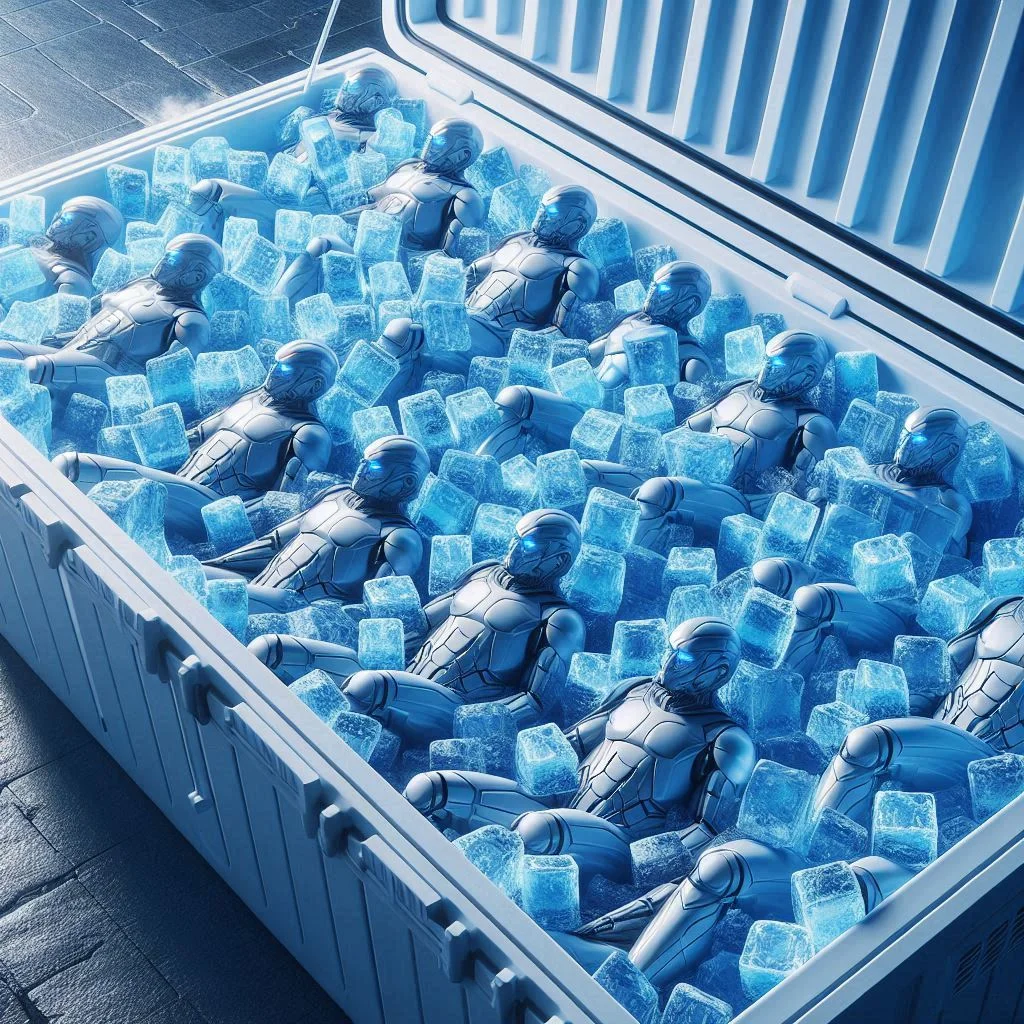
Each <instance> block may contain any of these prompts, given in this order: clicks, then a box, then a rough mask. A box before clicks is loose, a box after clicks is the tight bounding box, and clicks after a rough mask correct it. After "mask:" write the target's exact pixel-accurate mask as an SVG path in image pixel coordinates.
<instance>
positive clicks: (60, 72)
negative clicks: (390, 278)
mask: <svg viewBox="0 0 1024 1024" xmlns="http://www.w3.org/2000/svg"><path fill="white" fill-rule="evenodd" d="M329 6H330V4H329V3H325V2H324V0H262V2H259V3H255V4H254V3H252V2H251V0H0V180H2V179H3V178H5V177H8V176H10V175H12V174H15V173H19V172H22V171H26V170H31V169H32V168H34V167H38V166H41V165H42V164H45V163H46V162H47V161H50V160H55V159H58V158H60V157H64V156H68V155H70V154H72V153H76V152H78V151H80V150H83V149H88V148H89V147H91V146H94V145H98V144H100V143H101V142H106V141H108V140H110V139H113V138H117V137H119V136H121V135H125V134H127V133H128V132H132V131H136V130H137V129H139V128H141V127H142V126H143V125H151V124H155V123H157V122H159V121H161V120H164V119H165V118H167V117H168V116H170V115H172V114H174V113H180V112H181V111H182V110H183V109H186V108H190V107H199V106H203V105H204V104H206V103H210V102H212V101H213V100H216V99H218V98H220V97H224V96H231V95H234V94H236V93H239V92H244V91H245V90H246V89H251V88H252V87H253V86H255V85H257V84H259V83H263V82H271V81H274V80H275V79H277V78H281V77H282V76H284V75H290V74H292V73H293V72H295V71H299V70H301V69H302V68H303V67H308V65H309V62H310V60H311V59H312V55H313V50H314V48H315V45H316V41H317V39H318V37H319V35H320V30H321V29H322V27H323V23H324V18H325V16H326V14H327V9H328V7H329ZM362 46H374V47H376V48H378V49H386V48H387V47H386V44H385V42H384V37H383V33H382V31H381V22H380V0H341V6H340V8H339V10H338V16H337V20H336V21H335V24H334V30H333V32H332V34H331V39H330V41H329V43H328V47H327V49H326V50H325V51H324V57H325V58H327V57H332V56H338V55H339V54H342V53H347V52H349V51H351V50H355V49H358V48H359V47H362ZM0 1024H4V1022H3V1021H2V1018H0Z"/></svg>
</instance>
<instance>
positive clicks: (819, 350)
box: [757, 331, 829, 398]
mask: <svg viewBox="0 0 1024 1024" xmlns="http://www.w3.org/2000/svg"><path fill="white" fill-rule="evenodd" d="M828 357H829V351H828V346H827V345H826V344H825V342H824V341H822V339H821V338H819V337H818V336H817V335H816V334H811V333H810V331H783V332H782V334H776V335H775V337H774V338H772V340H771V341H769V342H768V345H767V347H766V348H765V352H764V363H763V364H762V365H761V372H760V373H759V374H758V375H757V383H758V386H759V387H760V388H761V390H762V391H763V392H764V393H765V394H766V395H769V396H771V397H773V398H794V397H795V396H796V395H799V394H801V393H802V392H804V391H807V390H808V389H810V388H813V387H814V385H815V384H817V383H818V381H819V380H821V378H822V375H823V374H824V372H825V367H826V366H827V365H828Z"/></svg>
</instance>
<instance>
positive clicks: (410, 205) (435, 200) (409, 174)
mask: <svg viewBox="0 0 1024 1024" xmlns="http://www.w3.org/2000/svg"><path fill="white" fill-rule="evenodd" d="M466 187H467V186H466V182H464V181H459V180H457V179H452V178H447V177H445V176H444V175H442V174H437V173H435V172H433V171H428V170H426V168H425V167H424V165H423V161H422V160H414V161H410V162H408V163H404V164H402V165H401V166H399V167H396V168H395V170H394V171H392V172H391V174H390V175H389V176H388V179H387V180H386V181H385V182H384V183H383V184H382V185H378V186H377V187H376V188H373V189H371V190H370V199H371V201H373V202H374V203H375V204H376V207H377V209H378V210H379V211H380V212H381V213H389V214H391V216H393V217H400V218H401V219H402V223H403V225H404V226H403V229H402V244H403V245H405V246H407V247H409V248H413V249H419V250H423V251H425V250H429V249H440V248H441V247H442V246H443V245H444V242H445V236H446V235H447V233H448V222H449V221H450V220H451V211H452V206H453V205H454V203H455V197H456V196H457V195H458V193H459V191H460V190H461V189H464V188H466Z"/></svg>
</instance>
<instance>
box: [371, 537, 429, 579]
mask: <svg viewBox="0 0 1024 1024" xmlns="http://www.w3.org/2000/svg"><path fill="white" fill-rule="evenodd" d="M383 549H384V550H383V554H384V560H383V561H382V562H381V563H380V565H379V566H378V567H377V579H380V578H381V577H382V576H412V575H413V573H415V572H416V570H417V569H418V568H419V567H420V562H421V561H422V560H423V541H422V540H421V539H420V535H419V534H418V533H417V532H416V531H415V530H412V529H409V528H407V527H402V528H401V529H399V530H392V531H391V532H390V533H389V534H388V535H387V536H386V537H385V538H384V544H383Z"/></svg>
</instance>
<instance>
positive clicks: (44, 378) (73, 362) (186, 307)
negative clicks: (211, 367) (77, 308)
mask: <svg viewBox="0 0 1024 1024" xmlns="http://www.w3.org/2000/svg"><path fill="white" fill-rule="evenodd" d="M223 266H224V257H223V255H222V253H221V249H220V246H219V245H217V243H216V242H213V241H211V240H210V239H209V238H206V237H205V236H203V235H192V234H185V235H178V236H177V237H176V238H174V239H172V240H171V241H170V242H169V243H168V244H167V249H166V251H165V253H164V255H163V257H162V258H161V260H160V262H159V263H157V265H156V267H154V268H153V271H152V273H151V274H149V275H148V276H146V277H142V278H139V279H138V280H137V281H133V282H132V283H131V284H129V285H126V286H125V287H124V288H122V289H120V290H119V291H116V292H109V293H107V294H105V295H104V296H103V299H102V302H101V304H100V309H99V312H97V313H96V314H95V315H93V316H92V317H90V318H89V320H88V321H87V322H86V323H85V325H84V326H82V327H81V328H79V329H78V330H77V331H76V332H74V333H73V334H72V335H71V336H70V337H56V338H52V339H50V342H51V345H50V346H39V345H23V344H20V343H18V342H0V355H2V356H4V357H5V358H25V359H27V363H28V372H29V377H30V378H31V379H32V380H33V381H34V382H35V383H37V384H45V385H47V386H48V387H49V388H50V389H51V390H70V389H75V390H79V391H84V392H86V393H88V394H93V395H98V396H100V397H102V396H104V388H105V382H106V379H107V378H108V377H111V376H114V375H116V374H126V373H145V372H146V362H147V361H148V360H150V359H154V358H156V357H157V356H161V355H163V354H164V353H165V352H167V351H169V350H170V349H171V348H172V347H174V346H176V345H183V346H185V347H186V348H189V349H191V350H192V351H193V352H196V353H199V352H201V351H202V350H203V349H204V348H205V347H206V346H207V344H208V342H209V338H210V322H209V320H208V319H207V316H206V313H205V312H204V311H203V308H202V306H201V305H200V304H199V298H198V296H199V293H200V292H201V291H202V290H203V288H205V287H206V285H207V284H209V282H210V281H211V280H213V278H214V277H215V276H216V275H217V274H218V273H220V271H221V270H222V269H223ZM55 347H56V348H58V351H56V352H55V351H54V348H55Z"/></svg>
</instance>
